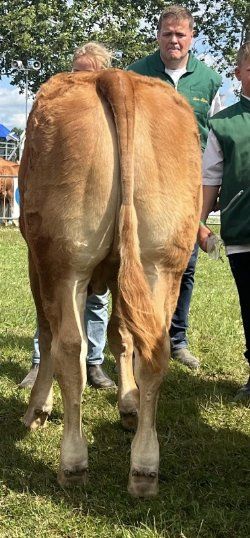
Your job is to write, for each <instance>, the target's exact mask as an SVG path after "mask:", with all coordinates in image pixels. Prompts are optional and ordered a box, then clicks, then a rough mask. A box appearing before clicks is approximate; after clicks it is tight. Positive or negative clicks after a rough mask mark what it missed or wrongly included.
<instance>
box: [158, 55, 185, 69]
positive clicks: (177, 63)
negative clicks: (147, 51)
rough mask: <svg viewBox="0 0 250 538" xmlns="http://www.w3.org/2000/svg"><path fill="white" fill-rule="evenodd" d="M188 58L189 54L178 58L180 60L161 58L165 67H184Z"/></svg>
mask: <svg viewBox="0 0 250 538" xmlns="http://www.w3.org/2000/svg"><path fill="white" fill-rule="evenodd" d="M188 58H189V54H187V56H185V58H180V60H166V61H165V62H164V60H163V59H162V58H161V59H162V61H163V63H164V65H165V67H166V69H174V70H175V69H183V68H184V67H186V66H187V63H188Z"/></svg>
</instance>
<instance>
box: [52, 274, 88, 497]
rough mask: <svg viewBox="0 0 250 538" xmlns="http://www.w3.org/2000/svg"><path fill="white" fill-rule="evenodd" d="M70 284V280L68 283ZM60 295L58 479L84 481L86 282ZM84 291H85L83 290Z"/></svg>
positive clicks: (56, 342) (56, 357)
mask: <svg viewBox="0 0 250 538" xmlns="http://www.w3.org/2000/svg"><path fill="white" fill-rule="evenodd" d="M68 284H70V283H68ZM70 287H71V286H70V285H69V287H68V286H67V288H66V287H65V289H64V292H63V295H62V296H61V297H62V299H61V312H62V321H61V325H60V327H59V332H58V335H57V338H56V339H53V343H52V355H53V356H54V360H55V373H56V378H57V380H58V383H59V385H60V388H61V392H62V398H63V406H64V431H63V438H62V443H61V459H60V467H59V472H58V482H59V483H60V484H61V485H62V486H69V485H71V484H85V483H86V480H87V473H88V450H87V442H86V438H85V436H84V434H83V433H82V427H81V396H82V391H83V389H84V387H85V385H86V355H87V338H86V334H85V329H84V326H83V322H81V320H82V318H83V315H82V314H83V312H84V307H85V303H86V296H87V292H86V289H87V283H85V282H81V283H78V282H77V281H76V282H75V283H74V285H73V289H72V292H71V293H70ZM83 290H84V291H83Z"/></svg>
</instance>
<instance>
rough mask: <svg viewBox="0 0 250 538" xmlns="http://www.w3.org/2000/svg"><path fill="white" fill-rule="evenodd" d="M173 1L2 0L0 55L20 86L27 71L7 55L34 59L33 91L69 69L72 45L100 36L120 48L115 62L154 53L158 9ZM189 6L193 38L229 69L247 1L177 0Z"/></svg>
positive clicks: (247, 19) (247, 20) (245, 29)
mask: <svg viewBox="0 0 250 538" xmlns="http://www.w3.org/2000/svg"><path fill="white" fill-rule="evenodd" d="M171 3H172V2H164V1H162V0H133V1H130V2H128V1H127V0H71V1H69V0H1V4H0V57H4V70H5V71H7V72H8V73H12V74H13V75H14V78H13V84H18V85H19V88H20V89H21V91H22V90H23V89H24V86H25V71H23V70H19V71H18V70H17V71H15V72H13V71H12V70H11V60H13V59H20V60H22V62H23V65H24V66H26V65H27V60H28V59H31V58H35V59H37V60H39V61H40V62H41V64H42V68H41V69H40V70H39V71H34V70H29V72H28V79H29V88H30V90H31V91H33V92H35V91H36V90H37V89H38V87H39V86H40V84H41V83H42V82H43V81H45V80H46V79H47V78H49V77H50V76H51V75H52V74H55V73H57V72H59V71H65V70H69V69H70V64H71V58H72V53H73V51H74V49H75V47H76V46H78V45H80V44H81V43H83V42H86V41H89V40H97V41H101V42H103V43H104V44H106V45H108V46H109V48H111V49H112V50H114V51H115V50H121V51H123V59H122V61H121V62H120V63H119V62H118V60H115V59H114V65H118V66H119V67H120V66H121V67H122V66H124V65H127V64H129V63H130V62H132V61H133V60H135V59H137V58H140V57H142V56H144V55H145V54H148V53H150V52H152V51H153V50H154V49H155V47H156V41H155V29H156V25H157V20H158V16H159V13H160V12H161V11H162V9H163V8H164V7H165V6H167V5H169V4H171ZM175 3H176V4H180V5H185V6H187V7H188V8H189V9H190V10H191V11H192V13H193V15H194V17H195V20H196V31H197V42H198V43H199V45H200V46H201V45H202V48H203V50H204V53H209V54H211V55H212V56H213V57H214V58H215V63H216V66H217V69H218V70H222V69H223V70H227V71H228V74H229V75H230V73H231V66H232V63H233V61H234V57H235V53H236V50H237V49H238V47H239V45H240V44H241V43H242V42H243V41H244V40H245V39H246V38H250V7H249V0H221V1H218V0H217V1H214V0H208V1H206V2H200V1H198V0H190V1H189V0H187V2H181V1H179V2H178V1H176V0H175Z"/></svg>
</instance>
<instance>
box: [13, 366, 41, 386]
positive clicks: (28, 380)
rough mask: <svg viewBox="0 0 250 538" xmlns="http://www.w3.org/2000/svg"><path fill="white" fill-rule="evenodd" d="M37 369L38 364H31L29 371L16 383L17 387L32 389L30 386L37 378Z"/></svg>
mask: <svg viewBox="0 0 250 538" xmlns="http://www.w3.org/2000/svg"><path fill="white" fill-rule="evenodd" d="M38 370H39V364H33V366H32V368H31V370H30V371H29V373H28V374H27V375H26V377H25V378H24V379H23V380H22V381H21V383H20V384H19V385H18V387H19V389H32V387H33V386H34V384H35V380H36V378H37V374H38Z"/></svg>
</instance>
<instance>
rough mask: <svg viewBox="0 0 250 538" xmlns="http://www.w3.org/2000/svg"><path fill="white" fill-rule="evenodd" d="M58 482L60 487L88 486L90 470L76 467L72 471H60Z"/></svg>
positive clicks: (79, 466)
mask: <svg viewBox="0 0 250 538" xmlns="http://www.w3.org/2000/svg"><path fill="white" fill-rule="evenodd" d="M57 481H58V483H59V484H60V486H62V487H64V488H67V487H71V486H86V484H87V482H88V468H87V467H83V466H81V465H75V467H72V469H60V470H59V471H58V473H57Z"/></svg>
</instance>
